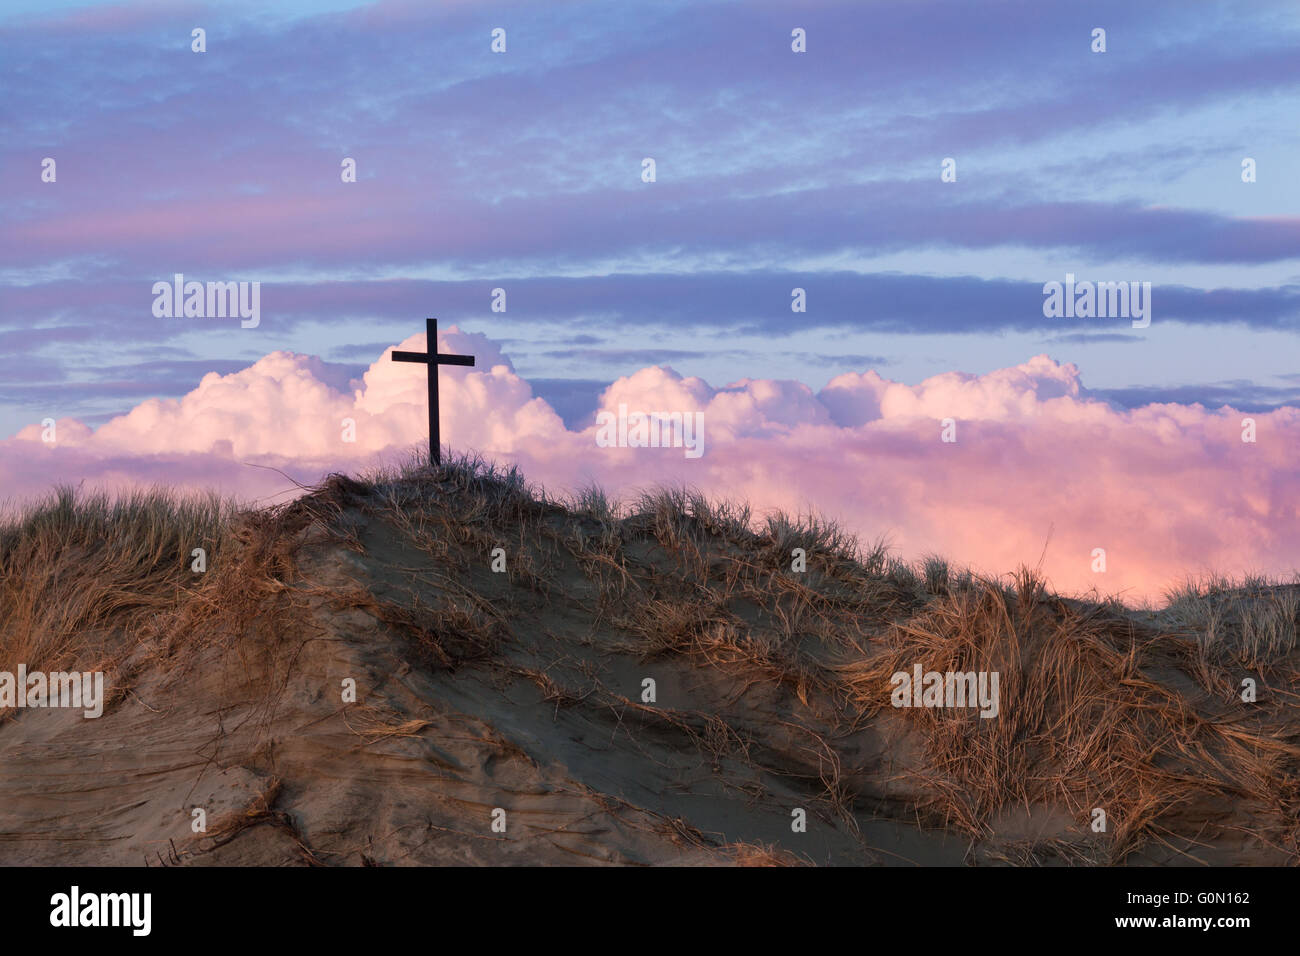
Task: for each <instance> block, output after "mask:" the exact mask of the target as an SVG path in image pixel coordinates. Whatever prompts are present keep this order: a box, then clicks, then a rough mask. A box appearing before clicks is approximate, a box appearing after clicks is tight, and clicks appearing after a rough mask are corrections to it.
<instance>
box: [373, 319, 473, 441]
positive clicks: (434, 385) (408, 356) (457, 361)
mask: <svg viewBox="0 0 1300 956" xmlns="http://www.w3.org/2000/svg"><path fill="white" fill-rule="evenodd" d="M424 333H425V341H426V343H427V344H426V345H425V349H426V350H427V351H424V352H399V351H397V350H396V349H394V350H393V361H394V362H420V363H422V364H423V365H425V366H426V367H427V370H428V376H429V460H430V462H431V463H432V464H434V465H441V464H442V429H441V427H440V424H439V421H438V366H439V365H473V364H474V356H472V355H447V354H443V353H440V352H439V351H438V320H437V319H425V320H424Z"/></svg>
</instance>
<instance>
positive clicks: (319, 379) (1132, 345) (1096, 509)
mask: <svg viewBox="0 0 1300 956" xmlns="http://www.w3.org/2000/svg"><path fill="white" fill-rule="evenodd" d="M266 6H272V7H273V8H274V12H272V13H268V12H266V11H265V10H264V9H263V8H264V7H266ZM195 28H202V29H204V30H205V31H206V52H202V53H196V52H193V51H192V49H191V42H192V41H191V31H192V30H193V29H195ZM495 28H501V29H504V30H505V31H506V52H504V53H494V52H492V50H491V42H492V36H491V34H492V31H493V30H494V29H495ZM795 28H801V29H803V30H805V31H806V37H807V41H806V42H807V52H804V53H796V52H794V51H793V50H792V49H791V43H792V40H791V31H792V30H793V29H795ZM1095 28H1102V29H1104V30H1105V31H1106V51H1105V52H1104V53H1096V52H1093V50H1092V49H1091V46H1092V44H1093V39H1092V34H1093V31H1094V29H1095ZM0 77H3V88H4V91H5V96H4V100H3V106H0V128H3V129H4V131H5V132H4V135H3V136H2V137H0V220H2V221H3V228H0V343H2V345H3V347H2V348H0V498H5V499H8V500H9V501H10V502H15V501H23V500H28V499H30V498H32V497H34V496H38V495H40V494H43V493H44V492H45V491H47V490H48V489H49V488H50V487H52V486H53V485H54V484H55V483H58V482H71V483H74V484H75V483H77V482H78V481H81V480H82V479H85V481H86V483H87V484H88V485H92V486H93V485H101V486H108V487H114V488H117V487H124V486H128V485H131V484H135V483H150V482H162V483H167V484H173V485H178V486H183V487H215V488H218V489H220V490H222V491H224V492H228V493H231V494H236V495H239V496H241V497H244V498H248V499H253V498H258V499H263V498H267V497H274V496H275V495H276V494H277V493H282V492H283V491H284V489H285V487H286V484H287V483H286V481H285V479H284V478H282V477H280V476H278V475H277V474H275V473H273V472H271V471H268V470H267V469H266V468H258V467H255V466H256V465H269V466H272V467H275V468H279V469H281V470H283V471H285V472H286V473H288V474H290V475H292V476H294V477H295V478H297V479H299V480H303V481H312V480H315V479H317V478H319V477H320V475H321V474H323V473H324V472H325V471H327V470H331V469H338V468H341V469H353V470H355V469H356V468H358V467H362V466H363V465H364V464H365V463H368V462H372V461H374V460H377V459H379V458H383V457H385V456H395V455H397V454H400V452H401V451H402V450H403V449H405V448H408V447H409V446H411V445H413V444H414V443H416V442H418V441H420V440H421V439H422V438H424V437H425V425H424V422H425V411H424V405H423V401H424V398H423V395H424V379H423V370H422V369H421V368H419V367H417V366H400V365H396V364H395V363H392V362H390V361H387V360H386V359H387V357H386V355H385V350H386V349H389V348H391V347H393V346H397V345H399V343H402V342H404V341H405V342H406V343H407V345H406V347H408V348H422V347H423V327H424V318H425V316H437V317H438V318H439V319H440V321H441V326H442V329H443V330H444V331H445V332H446V336H445V338H444V341H443V343H442V345H443V348H444V349H450V350H455V351H461V352H465V351H468V352H472V353H473V354H475V355H476V356H478V364H477V366H476V367H475V369H474V370H472V371H465V370H452V371H446V370H444V372H443V387H444V407H443V426H442V427H443V438H444V441H446V442H449V443H450V444H451V445H452V446H453V447H454V448H456V449H458V450H464V449H469V448H473V449H477V450H479V451H482V452H484V453H486V454H489V455H492V456H495V457H500V458H502V459H503V460H507V461H518V462H519V463H520V464H521V465H522V466H523V467H524V468H525V470H526V471H527V473H528V475H529V477H530V478H532V479H534V480H536V481H538V482H540V483H543V484H545V485H546V486H547V487H548V488H554V489H555V490H564V489H567V488H573V487H576V486H577V485H579V484H581V483H583V482H585V481H589V480H596V481H600V482H602V483H604V484H606V485H608V486H609V487H610V488H611V490H614V491H621V492H626V491H628V490H630V489H633V488H636V487H640V486H643V485H645V484H647V483H652V482H655V481H680V482H688V483H691V484H695V485H698V486H699V487H701V488H702V489H704V490H706V491H708V492H710V493H713V494H717V495H727V496H734V497H747V498H750V499H752V501H753V503H754V504H755V505H756V506H757V507H758V509H759V510H760V511H761V510H763V509H764V508H770V507H784V508H789V509H795V510H798V509H804V508H816V509H818V510H821V511H824V512H826V513H827V514H830V515H832V516H834V517H837V518H840V519H842V520H844V521H845V522H846V524H848V525H849V526H850V527H852V528H853V530H855V531H857V532H859V533H860V534H861V535H862V536H863V537H864V538H867V539H874V538H876V537H878V536H881V535H886V536H888V537H889V538H890V540H891V541H892V542H893V543H894V544H895V546H896V547H897V548H898V550H899V551H900V552H901V553H902V554H903V556H905V557H908V558H915V557H920V556H921V555H922V554H924V553H928V552H939V553H942V554H944V555H946V556H947V557H949V558H951V559H952V560H954V561H956V562H957V563H959V564H968V563H969V564H973V565H975V566H976V567H977V568H979V569H981V570H984V571H988V572H990V573H1002V572H1006V571H1010V570H1012V569H1013V568H1014V567H1015V566H1016V565H1017V564H1019V563H1021V562H1025V563H1028V564H1035V563H1037V561H1038V560H1039V556H1040V555H1043V556H1044V557H1043V562H1044V567H1045V568H1046V569H1047V571H1048V572H1049V575H1050V577H1051V578H1052V580H1053V583H1054V584H1056V585H1057V586H1059V587H1061V588H1063V589H1066V590H1083V589H1087V588H1092V587H1096V588H1098V589H1099V590H1101V591H1103V592H1107V593H1124V594H1126V595H1127V596H1130V597H1143V596H1158V595H1159V593H1160V591H1161V589H1162V588H1163V587H1165V586H1166V585H1168V584H1170V583H1173V581H1174V580H1175V579H1176V578H1178V577H1179V576H1181V575H1182V574H1184V573H1194V572H1198V571H1203V570H1209V569H1214V570H1217V571H1222V572H1229V573H1241V572H1242V571H1246V570H1264V571H1269V572H1272V573H1289V572H1290V571H1291V570H1292V569H1293V568H1297V567H1300V521H1298V520H1297V511H1296V502H1297V500H1300V467H1298V466H1297V462H1298V461H1300V453H1298V452H1300V365H1298V363H1297V360H1296V359H1297V354H1298V350H1297V346H1298V345H1300V342H1298V341H1297V334H1296V333H1297V329H1298V328H1300V322H1298V320H1300V177H1298V176H1297V170H1298V169H1300V120H1298V117H1297V109H1296V104H1297V102H1300V100H1297V93H1300V5H1298V4H1296V3H1295V2H1294V0H1286V2H1277V3H1268V2H1261V3H1251V4H1244V3H1234V4H1216V3H1210V2H1205V3H1200V2H1198V3H1195V4H1190V3H1188V2H1186V0H1180V2H1169V3H1162V2H1142V3H1133V2H1131V0H1125V2H1115V3H1111V2H1089V3H1087V4H1083V3H1074V2H1059V3H1048V2H1043V0H1033V2H1025V3H990V4H983V3H980V4H976V3H971V2H969V0H956V2H935V3H926V2H916V0H900V2H879V3H876V2H871V3H865V2H864V3H847V2H846V3H805V2H799V3H795V2H790V3H782V4H777V3H744V4H741V3H704V2H698V0H697V2H691V3H674V2H669V0H654V2H647V3H632V2H622V0H620V2H617V3H613V2H606V3H564V2H558V0H551V2H544V3H541V2H539V3H527V4H512V5H503V4H495V3H478V2H473V3H471V2H455V3H424V2H422V3H396V2H378V3H348V2H343V0H335V2H326V3H311V2H306V0H296V2H288V3H276V4H270V5H268V4H248V5H240V4H237V3H225V2H223V3H220V4H210V5H208V4H190V3H184V2H174V0H167V2H153V3H112V4H92V5H87V4H85V3H76V2H64V0H58V2H51V0H9V2H7V3H6V4H5V5H4V7H3V12H0ZM47 157H48V158H52V159H54V160H55V162H56V164H57V178H56V181H54V182H44V181H42V161H43V160H44V159H45V158H47ZM347 157H350V158H353V159H355V161H356V164H357V181H356V182H354V183H345V182H342V181H341V177H340V164H341V162H342V161H343V159H344V158H347ZM647 157H650V158H653V159H654V160H655V164H656V180H655V181H654V182H651V183H647V182H643V181H642V161H643V159H645V158H647ZM945 158H953V159H954V160H955V162H956V181H955V182H943V181H941V176H940V172H941V164H942V163H943V161H944V160H945ZM1247 158H1250V159H1253V160H1254V168H1255V175H1256V181H1254V182H1243V175H1242V172H1243V160H1244V159H1247ZM175 273H183V274H184V275H185V277H186V279H189V280H198V281H221V282H235V281H247V282H252V281H257V282H260V283H261V299H260V301H261V319H260V323H259V324H258V326H257V327H256V328H241V325H240V321H239V320H238V319H237V318H233V319H232V318H199V317H190V318H159V317H157V316H155V314H154V312H153V309H152V305H153V302H154V295H153V293H152V291H151V290H152V287H153V285H154V283H155V282H159V281H164V282H169V283H170V282H171V281H172V277H173V275H174V274H175ZM1067 273H1068V274H1073V275H1075V276H1076V277H1078V279H1080V280H1091V281H1124V282H1128V281H1132V282H1149V283H1150V284H1151V288H1152V303H1153V307H1152V316H1151V318H1152V321H1151V323H1150V325H1149V327H1146V328H1140V329H1139V328H1134V327H1133V326H1132V323H1131V322H1130V320H1129V319H1127V318H1073V317H1072V318H1046V317H1045V316H1044V311H1043V301H1044V295H1043V286H1044V283H1048V282H1052V281H1058V282H1060V281H1063V280H1064V279H1065V276H1066V274H1067ZM796 287H797V288H802V289H804V290H806V297H807V311H806V312H802V313H795V312H792V311H791V290H792V289H793V288H796ZM495 288H503V289H504V290H505V291H506V295H507V303H508V305H507V308H506V311H504V312H493V311H492V310H491V303H492V290H493V289H495ZM453 328H454V331H453ZM620 402H622V403H626V404H628V405H629V407H632V408H640V409H645V410H651V411H657V410H664V411H682V410H687V409H699V410H703V411H704V412H705V422H706V425H705V427H706V453H705V455H704V456H703V457H701V458H700V459H698V460H688V459H686V458H685V457H684V456H683V455H682V454H681V452H680V450H671V449H630V448H615V449H608V448H600V447H598V446H597V445H596V443H595V441H594V439H593V435H594V425H593V422H594V418H595V414H596V412H597V410H598V409H599V408H607V409H612V408H616V407H617V405H618V404H619V403H620ZM1246 417H1251V418H1253V419H1254V421H1255V430H1256V441H1255V442H1249V443H1248V442H1243V441H1242V440H1241V436H1242V432H1243V422H1242V420H1243V418H1246ZM47 418H52V419H55V420H56V421H57V423H58V426H57V440H56V441H54V442H48V441H42V426H41V424H40V423H41V422H42V421H43V420H44V419H47ZM345 418H351V419H353V420H354V421H355V422H356V441H355V442H353V443H348V442H344V441H342V440H341V439H340V422H341V421H342V420H343V419H345ZM945 418H951V419H953V420H954V421H955V422H956V438H957V440H956V441H955V442H952V443H946V442H942V441H941V440H940V432H941V425H940V423H941V421H942V420H943V419H945ZM281 496H282V494H281ZM1099 547H1100V548H1105V549H1106V551H1107V555H1108V570H1107V572H1106V573H1105V574H1104V575H1099V574H1096V573H1095V572H1094V571H1093V570H1092V568H1091V557H1090V556H1091V553H1092V551H1093V549H1094V548H1099Z"/></svg>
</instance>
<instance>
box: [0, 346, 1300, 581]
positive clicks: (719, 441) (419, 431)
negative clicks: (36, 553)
mask: <svg viewBox="0 0 1300 956" xmlns="http://www.w3.org/2000/svg"><path fill="white" fill-rule="evenodd" d="M396 347H397V348H401V349H412V350H423V349H424V348H425V339H424V336H423V335H422V334H420V335H414V336H411V337H410V338H408V339H407V340H405V341H404V342H402V343H400V344H399V345H398V346H396ZM439 347H440V349H441V350H442V351H450V352H459V353H470V354H474V355H476V356H477V358H478V365H477V366H476V367H475V368H473V369H464V368H444V369H443V371H442V379H441V396H442V427H443V438H444V441H445V442H447V443H448V444H450V445H451V446H452V447H453V448H454V449H456V450H458V451H462V450H475V451H479V452H482V453H484V454H486V455H488V456H490V457H493V458H496V459H499V460H501V461H504V462H514V463H518V464H519V465H520V466H521V467H522V468H523V470H524V471H525V473H526V474H527V476H528V477H529V479H530V480H532V481H534V482H536V483H538V484H541V485H543V486H544V487H546V488H547V489H548V490H550V491H554V492H562V491H565V490H574V489H576V488H578V487H580V486H582V485H584V484H586V483H588V482H593V481H594V482H598V483H599V484H601V485H602V486H604V487H605V488H606V490H607V491H609V492H611V493H613V494H617V495H627V494H629V493H631V492H633V491H635V490H637V489H640V488H645V487H648V486H652V485H655V484H659V483H673V484H677V483H685V484H689V485H692V486H694V487H697V488H699V489H701V490H703V491H705V492H706V493H708V494H710V495H712V496H716V497H730V498H737V499H745V500H748V501H749V502H750V503H751V504H752V505H754V506H755V508H756V509H757V510H759V511H760V512H761V511H764V510H769V509H778V508H779V509H784V510H787V511H793V512H803V511H807V510H810V509H812V510H816V511H817V512H819V513H822V514H825V515H827V516H830V517H834V518H837V519H839V520H841V521H842V522H843V523H844V524H845V525H847V526H848V527H849V528H850V529H852V530H853V531H855V532H857V533H858V534H859V535H861V536H863V537H864V538H866V539H875V538H877V537H880V536H882V535H883V536H887V537H888V539H889V540H890V541H891V543H892V544H893V545H894V546H895V548H896V549H897V550H898V551H899V552H900V553H901V554H902V556H904V557H907V558H917V557H920V556H922V555H924V554H929V553H936V554H941V555H943V556H945V557H947V558H949V559H950V560H952V561H954V562H957V563H959V564H970V565H972V566H973V567H975V568H976V569H977V570H980V571H983V572H985V573H992V574H1002V573H1006V572H1008V571H1011V570H1013V569H1015V568H1016V567H1017V566H1018V565H1020V564H1021V563H1026V564H1030V565H1034V564H1037V563H1038V561H1039V559H1040V555H1041V556H1042V563H1043V568H1044V570H1045V571H1046V572H1047V574H1048V576H1049V577H1050V579H1051V580H1052V582H1053V584H1054V585H1055V586H1056V587H1058V588H1060V589H1062V590H1066V591H1084V590H1088V589H1091V588H1094V587H1095V588H1097V589H1098V590H1099V591H1101V592H1102V593H1105V594H1115V593H1120V594H1123V595H1125V596H1126V597H1128V598H1131V599H1138V598H1158V597H1159V595H1160V594H1161V592H1162V590H1163V589H1164V588H1165V587H1166V586H1168V585H1170V584H1172V583H1175V582H1176V581H1177V580H1179V579H1181V578H1182V577H1183V576H1184V575H1186V574H1188V573H1197V572H1200V571H1204V570H1210V569H1214V570H1219V571H1224V572H1233V573H1240V572H1242V571H1247V570H1260V571H1267V572H1272V573H1283V572H1289V571H1290V570H1291V569H1292V568H1294V567H1298V566H1300V534H1298V533H1297V531H1298V530H1300V528H1298V527H1297V511H1296V502H1297V500H1300V495H1297V491H1300V469H1297V466H1296V465H1295V463H1294V456H1293V455H1292V453H1291V449H1294V448H1295V447H1297V441H1298V440H1300V409H1296V408H1292V407H1284V408H1281V409H1278V410H1276V411H1271V412H1267V413H1258V414H1254V415H1248V414H1246V413H1242V412H1239V411H1236V410H1234V409H1232V408H1230V407H1227V406H1224V407H1222V408H1219V409H1207V408H1205V407H1203V406H1201V405H1196V404H1192V405H1180V404H1169V403H1164V404H1151V405H1146V406H1144V407H1141V408H1137V409H1133V410H1119V409H1116V408H1115V407H1113V406H1111V405H1110V404H1108V403H1106V402H1105V401H1102V400H1101V399H1099V398H1097V397H1095V396H1093V395H1091V394H1090V393H1089V392H1088V390H1087V389H1086V388H1085V387H1084V385H1083V383H1082V379H1081V376H1080V373H1079V370H1078V369H1077V368H1076V367H1075V366H1074V365H1072V364H1061V363H1058V362H1056V361H1054V360H1052V359H1051V358H1048V357H1047V356H1045V355H1040V356H1037V357H1035V358H1032V359H1030V360H1029V361H1027V362H1025V363H1023V364H1021V365H1018V366H1016V367H1013V368H1005V369H1001V370H998V371H995V372H991V373H989V374H986V375H968V374H964V373H959V372H950V373H945V374H943V375H938V376H935V377H932V378H929V379H927V380H925V381H923V382H921V383H919V384H917V385H908V384H904V383H900V382H894V381H890V380H888V379H886V378H883V377H882V376H880V375H879V374H877V373H876V372H874V371H866V372H861V373H858V372H854V373H849V374H844V375H840V376H838V377H837V378H834V379H832V380H831V381H830V382H829V383H828V384H827V385H826V387H825V388H824V389H822V390H821V391H820V392H813V391H812V390H811V389H810V388H808V387H807V386H806V385H804V384H802V383H800V382H797V381H774V380H769V379H744V380H741V381H737V382H733V383H731V384H728V385H725V386H722V387H714V386H712V385H710V384H709V383H708V382H706V381H704V380H703V379H700V378H686V377H683V376H681V375H679V374H678V373H676V372H675V371H673V370H672V369H671V368H668V367H658V366H654V367H648V368H643V369H641V370H640V371H638V372H636V373H635V374H633V375H629V376H626V377H624V378H620V379H619V380H618V381H616V382H614V383H613V384H612V385H611V386H609V387H608V388H607V389H606V390H605V391H604V392H603V394H602V395H601V397H600V399H599V403H598V409H593V411H596V410H609V411H611V412H615V411H616V410H617V409H618V407H619V405H620V404H623V405H626V406H627V408H628V409H630V410H632V411H643V412H660V411H666V412H677V411H680V412H694V411H699V412H702V413H703V415H704V426H705V454H704V455H703V457H700V458H688V457H687V456H686V455H685V454H684V452H683V449H681V448H618V447H613V448H608V447H600V446H598V444H597V443H596V441H595V435H596V427H595V425H594V424H592V425H590V426H588V427H586V428H580V429H569V428H566V427H565V424H564V422H563V421H562V420H561V418H560V416H559V415H558V414H556V412H555V410H554V409H553V408H552V407H551V406H550V405H549V404H547V403H546V402H545V401H544V400H542V399H541V398H538V397H536V396H535V395H534V394H533V390H532V388H531V386H530V385H529V383H528V382H527V381H525V380H524V379H523V378H521V377H520V376H519V375H518V374H516V373H515V371H514V368H513V366H512V364H511V362H510V360H509V359H508V358H507V357H506V356H505V355H504V354H502V352H501V351H500V349H499V348H498V347H497V346H496V345H495V344H494V343H493V342H491V341H490V340H488V339H487V338H486V337H485V336H483V335H481V334H476V333H467V332H462V331H461V330H459V329H458V328H456V327H455V326H452V327H450V328H447V329H445V330H442V331H440V333H439ZM390 352H391V349H386V350H385V351H384V353H383V355H381V356H380V357H379V358H378V359H377V360H376V361H375V362H374V363H373V364H372V365H371V366H370V367H369V369H368V370H367V371H366V372H365V374H364V376H363V377H362V378H361V379H360V380H358V381H356V382H354V383H353V385H354V386H355V388H354V389H353V390H352V391H351V393H349V392H347V391H342V390H339V389H338V388H335V387H333V386H332V385H331V384H329V380H330V379H331V378H332V376H331V375H330V370H329V369H328V367H327V366H326V363H323V362H321V361H320V359H318V358H315V357H313V356H308V355H300V354H294V353H289V352H273V353H271V354H269V355H267V356H265V357H263V358H262V359H260V360H259V361H257V362H256V363H255V364H253V365H251V366H249V367H247V368H244V369H242V370H239V371H236V372H233V373H230V374H219V373H215V372H214V373H210V374H208V375H206V376H204V377H203V379H202V380H201V381H200V382H199V384H198V386H197V387H196V388H194V389H193V390H192V391H190V392H189V393H188V394H186V395H184V396H183V397H181V398H180V399H150V400H148V401H145V402H143V403H141V404H140V405H138V406H136V407H135V408H133V409H132V410H131V411H130V412H129V413H127V414H125V415H122V416H120V417H118V418H114V419H112V420H111V421H109V422H107V423H105V424H104V425H102V426H100V427H99V428H98V429H94V430H92V429H91V428H89V427H88V426H86V425H85V424H83V423H81V422H79V421H76V420H74V419H64V420H61V421H58V422H57V423H56V426H55V436H54V437H55V441H54V442H47V441H45V440H43V433H44V432H45V431H46V429H45V428H44V427H43V426H42V425H41V424H40V423H34V424H32V425H29V426H27V427H25V428H23V429H22V430H21V431H19V432H18V433H17V434H16V435H15V436H13V437H12V438H10V439H7V440H4V441H0V483H2V484H3V487H4V488H5V489H6V496H7V497H8V499H9V501H10V504H11V505H13V504H14V503H19V502H22V501H26V500H30V499H32V498H34V497H38V496H40V495H41V494H43V493H45V492H47V491H48V490H49V489H50V488H51V486H52V485H54V484H56V483H70V484H77V483H80V482H83V481H84V483H85V485H86V486H88V487H103V488H108V489H110V490H120V489H123V488H127V487H132V486H139V485H148V484H153V483H162V484H167V485H171V486H176V487H182V488H195V489H197V488H215V489H217V490H219V491H221V492H223V493H225V494H230V495H234V496H236V497H238V498H240V499H241V500H245V501H265V500H280V499H283V498H284V497H285V496H286V495H287V494H290V493H292V486H291V485H290V483H289V482H288V481H287V480H286V478H285V477H284V475H282V474H280V473H279V472H284V473H285V474H287V475H290V476H293V477H294V478H296V479H298V480H301V481H307V482H310V481H314V480H316V479H318V478H319V477H321V476H322V475H323V474H325V473H326V472H328V471H331V470H349V471H356V470H358V469H362V468H365V467H367V466H370V465H373V464H375V463H377V462H381V461H385V460H387V461H392V460H395V459H397V458H400V457H401V455H402V454H403V453H405V452H407V451H409V450H410V448H411V446H413V445H415V444H417V443H418V442H420V441H421V440H423V439H425V438H426V437H427V436H426V427H427V425H426V422H427V413H426V407H425V379H424V369H423V368H422V367H420V366H414V365H408V364H403V363H396V362H392V361H391V360H390ZM592 418H594V416H592ZM948 419H950V420H951V424H950V426H949V427H948V428H947V432H948V434H949V436H950V437H954V438H955V441H944V440H942V439H943V435H944V433H945V420H948ZM1247 419H1249V421H1247ZM1252 422H1253V432H1254V437H1255V441H1253V442H1246V441H1243V440H1242V437H1243V433H1246V434H1248V435H1249V429H1250V428H1251V423H1252ZM348 437H353V438H354V440H350V441H349V440H346V439H347V438H348ZM273 469H275V470H273ZM1097 548H1102V549H1105V552H1106V571H1105V573H1096V572H1095V571H1094V570H1093V567H1094V549H1097Z"/></svg>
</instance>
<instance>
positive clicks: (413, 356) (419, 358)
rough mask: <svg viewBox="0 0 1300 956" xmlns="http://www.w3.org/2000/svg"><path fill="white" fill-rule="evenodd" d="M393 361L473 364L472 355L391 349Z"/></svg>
mask: <svg viewBox="0 0 1300 956" xmlns="http://www.w3.org/2000/svg"><path fill="white" fill-rule="evenodd" d="M393 361H394V362H423V363H425V364H426V365H428V364H429V363H430V362H436V363H437V364H439V365H473V364H474V356H472V355H446V354H442V355H430V354H429V353H428V352H399V351H397V350H396V349H394V350H393Z"/></svg>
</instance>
